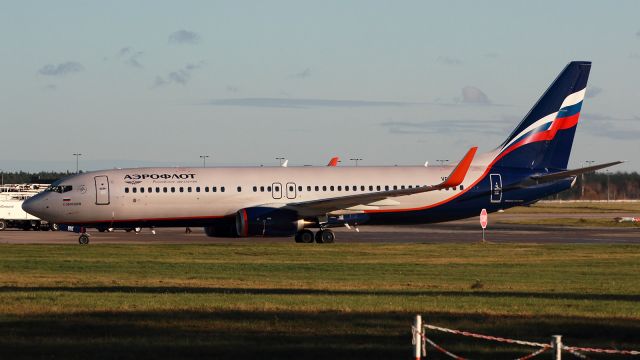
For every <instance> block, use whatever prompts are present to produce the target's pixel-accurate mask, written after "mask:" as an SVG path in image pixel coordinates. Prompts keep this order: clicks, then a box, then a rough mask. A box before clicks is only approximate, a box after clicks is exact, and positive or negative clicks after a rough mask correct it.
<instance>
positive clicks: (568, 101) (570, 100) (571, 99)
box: [503, 88, 587, 149]
mask: <svg viewBox="0 0 640 360" xmlns="http://www.w3.org/2000/svg"><path fill="white" fill-rule="evenodd" d="M586 90H587V89H586V88H584V89H582V90H580V91H577V92H574V93H573V94H570V95H569V96H567V97H566V98H565V99H564V101H563V102H562V105H561V106H560V109H562V108H564V107H567V106H571V105H575V104H577V103H579V102H580V101H582V100H584V94H585V91H586ZM560 109H558V110H560ZM557 115H558V112H557V111H556V112H554V113H553V114H549V115H547V116H545V117H543V118H542V119H540V120H538V121H536V122H534V123H533V124H531V125H529V126H528V127H527V128H526V129H524V130H523V131H522V132H520V133H519V134H518V135H517V136H515V137H514V138H513V139H512V140H511V141H510V142H509V143H508V144H507V145H506V146H505V147H504V148H503V149H506V148H508V147H509V146H511V145H512V144H513V143H514V142H515V141H516V140H518V139H519V138H520V137H521V136H522V135H524V134H526V133H528V132H529V131H531V130H533V129H537V128H538V127H540V126H542V125H544V124H546V123H550V122H553V120H555V119H556V116H557Z"/></svg>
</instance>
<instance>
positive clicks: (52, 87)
mask: <svg viewBox="0 0 640 360" xmlns="http://www.w3.org/2000/svg"><path fill="white" fill-rule="evenodd" d="M44 89H45V90H48V91H55V90H56V89H58V86H57V85H56V84H47V85H45V87H44Z"/></svg>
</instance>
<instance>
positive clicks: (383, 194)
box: [285, 147, 478, 216]
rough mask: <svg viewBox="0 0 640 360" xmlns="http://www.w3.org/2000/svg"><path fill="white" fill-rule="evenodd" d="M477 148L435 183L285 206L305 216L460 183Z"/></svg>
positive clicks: (470, 150)
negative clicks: (447, 174)
mask: <svg viewBox="0 0 640 360" xmlns="http://www.w3.org/2000/svg"><path fill="white" fill-rule="evenodd" d="M477 150H478V148H477V147H472V148H471V149H469V151H467V154H466V155H465V156H464V158H462V160H461V161H460V163H458V165H457V166H456V168H455V169H453V171H452V172H451V174H449V176H448V177H447V179H446V180H444V181H443V182H441V183H439V184H436V185H429V186H421V187H415V188H410V189H399V190H388V191H378V192H374V193H366V194H356V195H347V196H340V197H333V198H328V199H319V200H311V201H303V202H297V203H290V204H287V206H285V207H286V208H288V209H292V210H296V211H298V213H300V214H303V215H306V216H314V215H317V216H319V215H326V214H327V213H329V212H332V211H337V210H342V209H346V208H350V207H354V206H358V205H366V204H371V203H373V202H376V201H381V200H385V199H387V198H392V197H397V196H405V195H413V194H419V193H424V192H429V191H435V190H440V189H445V188H452V187H456V186H458V185H460V184H461V183H462V182H463V181H464V178H465V176H466V175H467V172H468V171H469V167H470V166H471V161H472V160H473V157H474V156H475V154H476V151H477Z"/></svg>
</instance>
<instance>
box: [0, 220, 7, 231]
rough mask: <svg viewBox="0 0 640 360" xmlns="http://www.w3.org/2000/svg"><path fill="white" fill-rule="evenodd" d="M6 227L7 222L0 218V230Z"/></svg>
mask: <svg viewBox="0 0 640 360" xmlns="http://www.w3.org/2000/svg"><path fill="white" fill-rule="evenodd" d="M6 228H7V223H6V222H4V220H0V231H3V230H4V229H6Z"/></svg>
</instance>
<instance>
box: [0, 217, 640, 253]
mask: <svg viewBox="0 0 640 360" xmlns="http://www.w3.org/2000/svg"><path fill="white" fill-rule="evenodd" d="M617 215H618V214H611V213H608V214H577V215H573V216H579V217H608V218H613V217H615V216H617ZM494 216H500V219H503V220H517V219H523V218H527V219H531V218H545V217H546V218H548V217H553V216H557V214H527V215H522V214H500V215H494ZM571 216H572V214H563V215H562V217H571ZM192 230H193V232H192V233H191V234H185V229H184V228H158V229H156V234H155V235H154V234H152V233H151V231H150V229H142V231H141V232H140V233H139V234H135V233H133V232H125V231H115V232H112V233H100V232H98V231H97V230H95V229H90V231H89V234H90V235H91V244H140V243H149V244H209V243H218V244H220V243H230V242H234V243H238V242H241V243H251V242H254V243H256V242H261V243H262V242H279V243H282V242H293V238H259V237H256V238H210V237H207V236H206V235H205V234H204V232H203V230H202V229H201V228H193V229H192ZM333 230H334V231H335V233H336V242H337V243H474V242H478V241H481V240H482V230H481V228H480V225H479V224H478V220H477V219H475V218H474V219H466V220H459V221H452V222H448V223H440V224H428V225H413V226H361V227H360V228H359V230H360V231H359V232H356V231H355V230H354V229H351V230H349V229H347V228H336V229H333ZM77 239H78V235H77V234H74V233H69V232H52V231H22V230H13V229H11V230H5V231H2V232H0V243H4V244H77ZM486 239H487V241H490V242H494V243H581V244H586V243H632V244H640V229H638V228H632V227H615V226H611V227H563V226H545V225H511V224H509V225H507V224H492V223H491V217H490V220H489V226H488V228H487V231H486ZM300 246H305V245H304V244H300ZM328 246H330V245H328Z"/></svg>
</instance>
